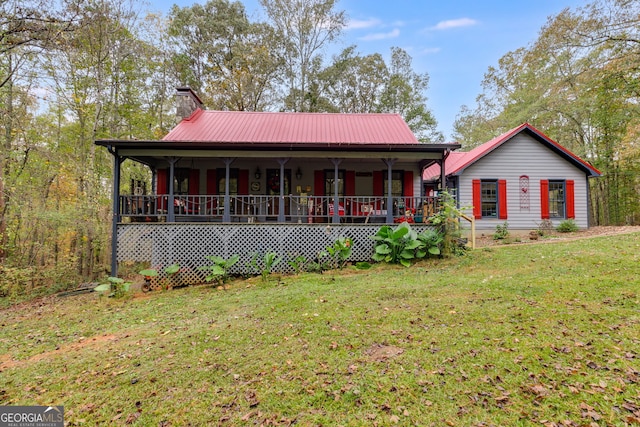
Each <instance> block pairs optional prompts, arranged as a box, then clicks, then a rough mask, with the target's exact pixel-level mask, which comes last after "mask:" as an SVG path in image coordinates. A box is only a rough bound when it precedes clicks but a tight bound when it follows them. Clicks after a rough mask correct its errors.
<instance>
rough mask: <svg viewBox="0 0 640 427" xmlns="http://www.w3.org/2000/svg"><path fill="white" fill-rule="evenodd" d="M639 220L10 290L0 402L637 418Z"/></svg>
mask: <svg viewBox="0 0 640 427" xmlns="http://www.w3.org/2000/svg"><path fill="white" fill-rule="evenodd" d="M639 237H640V236H639V235H638V234H629V235H622V236H615V237H607V238H597V239H590V240H582V241H575V242H565V243H556V244H552V245H530V246H514V247H501V248H499V249H485V250H476V251H473V252H471V253H469V254H467V255H466V256H464V257H461V258H455V259H449V260H445V261H435V260H428V261H423V262H420V263H418V264H416V265H415V266H413V267H411V268H409V269H406V268H404V267H394V266H380V265H376V266H373V267H372V268H371V269H369V270H364V271H356V270H350V269H345V270H340V271H331V272H328V273H325V274H322V275H319V274H301V275H298V276H291V277H283V278H282V279H280V280H279V281H271V282H262V281H261V280H260V279H259V278H257V279H251V280H247V281H236V282H232V283H231V288H230V289H229V290H226V291H219V290H215V289H213V288H212V287H211V286H196V287H189V288H184V289H178V290H173V291H166V292H158V293H152V294H148V295H142V296H136V297H133V298H130V299H125V300H113V299H108V298H99V297H98V296H97V295H95V294H90V295H82V296H77V297H72V298H58V299H56V298H48V299H44V300H40V301H35V302H30V303H27V304H23V305H18V306H14V307H11V308H8V309H4V310H2V311H0V325H1V326H2V328H1V329H0V370H1V371H2V372H1V373H0V375H1V376H2V378H3V384H2V386H1V387H0V404H2V405H33V404H39V405H53V404H55V405H64V406H65V418H66V420H67V421H68V424H69V425H72V426H73V425H98V424H116V425H125V424H133V425H152V426H157V425H167V426H168V425H171V426H178V425H218V424H222V425H228V426H242V425H249V424H257V425H259V424H264V425H269V424H271V425H289V424H292V423H297V425H344V426H356V425H396V424H397V425H454V426H470V425H533V424H542V425H568V426H571V425H576V426H580V425H592V424H593V425H625V423H627V424H632V423H634V422H640V387H639V386H638V381H639V380H640V372H639V370H640V368H639V366H638V358H639V357H640V356H639V355H638V350H637V349H638V348H640V338H639V336H638V330H640V327H639V323H640V301H639V300H640V297H639V296H638V284H637V278H638V277H640V255H639V254H640V239H639Z"/></svg>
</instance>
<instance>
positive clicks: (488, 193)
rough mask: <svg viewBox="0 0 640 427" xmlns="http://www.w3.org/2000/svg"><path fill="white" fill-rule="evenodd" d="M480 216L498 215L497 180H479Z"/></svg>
mask: <svg viewBox="0 0 640 427" xmlns="http://www.w3.org/2000/svg"><path fill="white" fill-rule="evenodd" d="M480 188H481V197H482V200H481V206H482V207H481V213H482V218H497V217H498V181H481V187H480Z"/></svg>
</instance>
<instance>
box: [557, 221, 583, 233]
mask: <svg viewBox="0 0 640 427" xmlns="http://www.w3.org/2000/svg"><path fill="white" fill-rule="evenodd" d="M556 230H557V231H558V232H559V233H573V232H574V231H578V230H579V228H578V224H576V222H575V221H574V220H572V219H566V220H564V221H562V222H561V223H560V224H558V226H557V227H556Z"/></svg>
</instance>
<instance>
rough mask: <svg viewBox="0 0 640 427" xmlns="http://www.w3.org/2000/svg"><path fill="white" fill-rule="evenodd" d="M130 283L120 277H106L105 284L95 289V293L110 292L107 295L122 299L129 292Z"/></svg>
mask: <svg viewBox="0 0 640 427" xmlns="http://www.w3.org/2000/svg"><path fill="white" fill-rule="evenodd" d="M130 288H131V283H130V282H126V281H125V280H124V279H122V278H120V277H113V276H111V277H107V283H102V284H100V285H98V286H96V287H95V288H93V290H94V291H96V292H110V293H109V294H108V295H109V296H110V297H113V298H122V297H124V296H125V295H127V293H128V292H129V289H130Z"/></svg>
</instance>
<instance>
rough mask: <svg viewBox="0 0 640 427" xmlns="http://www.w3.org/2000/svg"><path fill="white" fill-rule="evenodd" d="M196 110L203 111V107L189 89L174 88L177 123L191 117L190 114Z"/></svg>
mask: <svg viewBox="0 0 640 427" xmlns="http://www.w3.org/2000/svg"><path fill="white" fill-rule="evenodd" d="M198 108H200V109H202V110H204V105H203V104H202V100H201V99H200V98H199V97H198V95H196V93H195V92H194V91H193V90H191V88H190V87H178V88H176V118H177V119H178V121H180V120H184V119H186V118H189V117H191V114H193V112H194V111H196V110H197V109H198Z"/></svg>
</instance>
